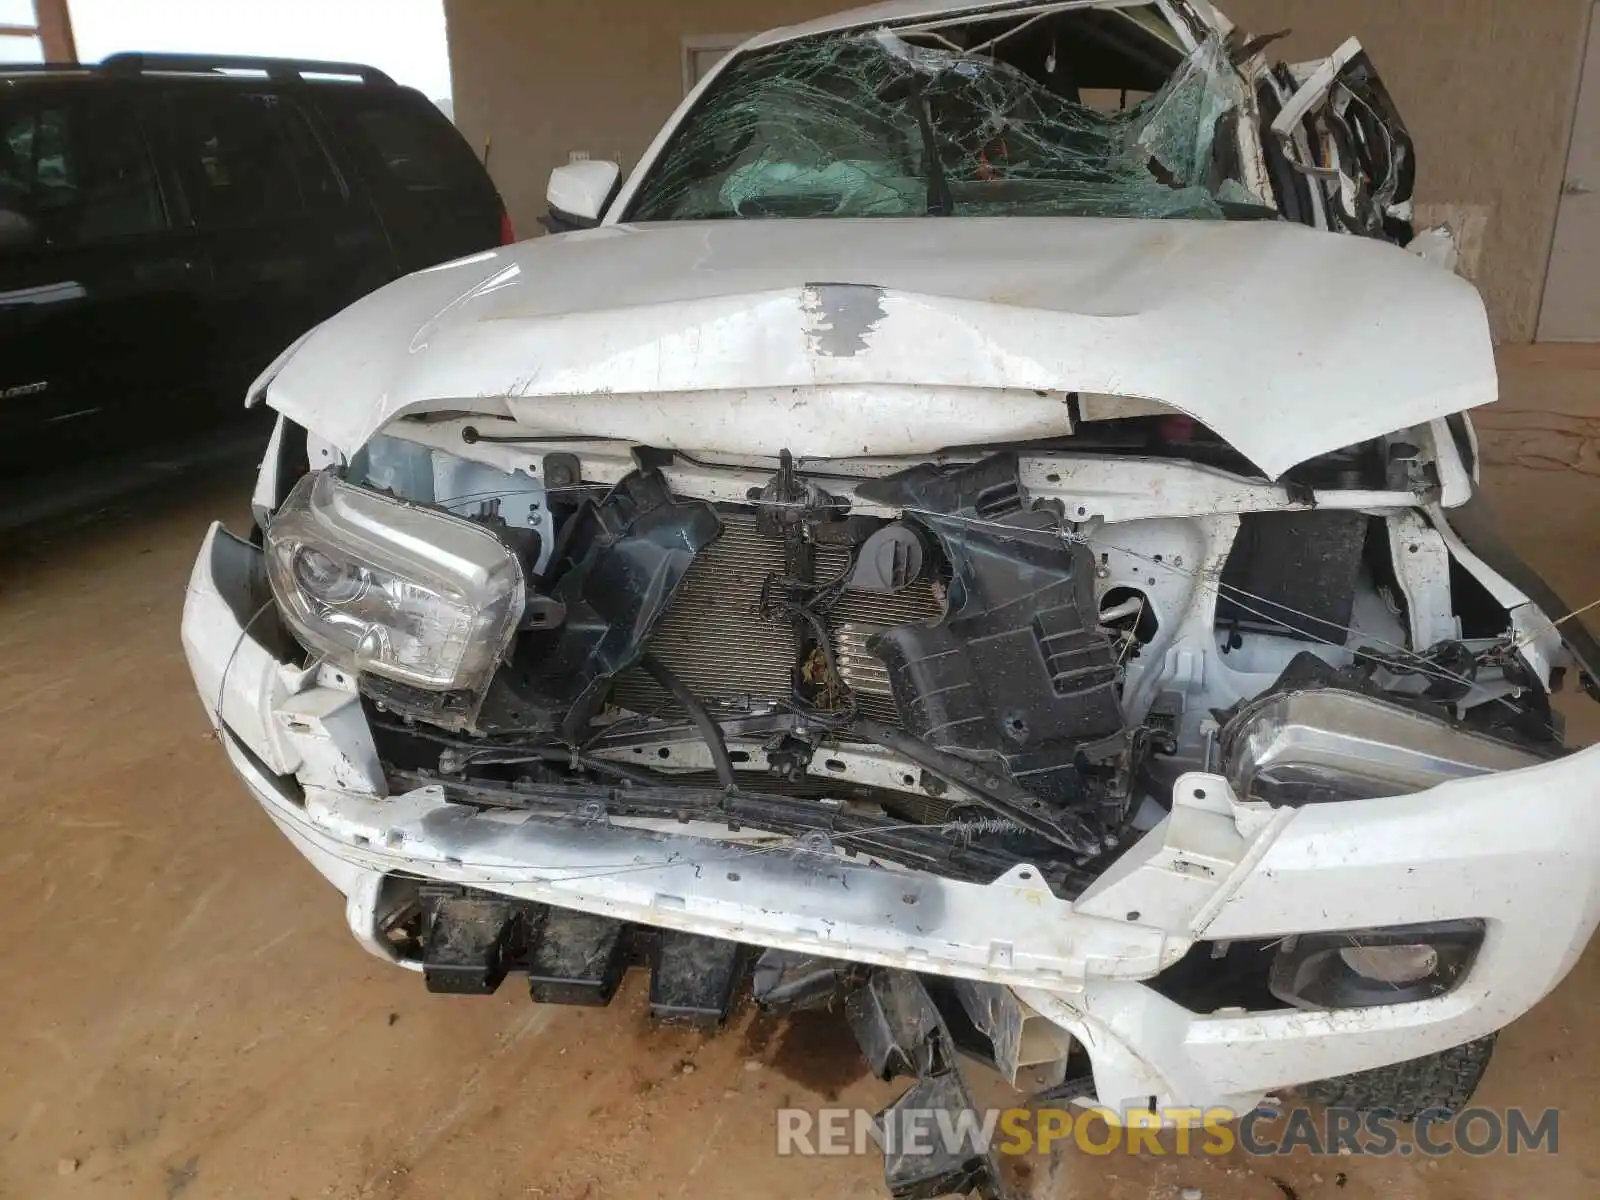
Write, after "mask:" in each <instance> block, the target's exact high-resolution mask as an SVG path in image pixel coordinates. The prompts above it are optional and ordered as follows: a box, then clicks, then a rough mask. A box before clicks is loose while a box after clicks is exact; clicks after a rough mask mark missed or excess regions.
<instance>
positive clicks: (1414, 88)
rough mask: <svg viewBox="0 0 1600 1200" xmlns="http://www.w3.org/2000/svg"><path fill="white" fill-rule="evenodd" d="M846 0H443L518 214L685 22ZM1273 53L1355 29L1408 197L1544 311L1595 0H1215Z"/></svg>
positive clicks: (659, 100)
mask: <svg viewBox="0 0 1600 1200" xmlns="http://www.w3.org/2000/svg"><path fill="white" fill-rule="evenodd" d="M848 6H849V0H755V2H748V0H746V2H740V0H589V2H588V3H586V4H572V3H570V0H567V2H565V3H559V4H558V3H555V2H554V0H446V4H445V10H446V14H447V16H448V19H449V29H450V62H451V68H452V70H453V73H454V77H455V104H456V119H457V121H458V123H459V124H460V125H461V128H462V130H463V131H464V132H465V133H466V134H467V136H468V138H469V139H470V140H472V141H473V143H474V144H475V145H476V146H477V147H478V148H479V149H480V150H482V148H483V147H484V145H485V143H486V142H488V143H490V144H491V145H492V151H491V157H490V171H491V173H492V174H493V175H494V177H495V181H496V183H497V184H499V186H500V190H501V193H502V195H504V196H505V198H506V202H507V204H508V206H509V207H510V209H511V213H512V217H513V218H514V220H515V221H516V223H517V228H518V229H519V230H522V231H524V232H525V233H530V232H533V231H534V230H535V229H536V221H537V218H538V216H539V215H540V214H541V213H542V212H543V211H544V203H543V198H544V181H545V177H546V176H547V175H548V174H549V172H550V169H551V167H553V166H555V165H557V164H558V163H560V162H564V161H565V160H566V157H567V154H568V152H569V151H571V150H584V151H587V152H588V153H589V154H591V155H592V156H594V157H596V158H619V159H620V160H621V161H622V162H623V163H624V165H625V166H627V165H631V164H632V162H633V161H634V160H635V159H637V157H638V155H639V154H640V152H641V151H643V149H644V148H645V146H646V145H647V144H648V142H649V139H650V137H651V135H652V134H653V133H654V132H655V130H656V129H657V127H658V126H659V125H660V123H661V121H662V120H663V119H664V118H665V117H666V115H667V114H668V113H669V112H670V111H671V109H672V107H673V105H674V104H676V103H677V101H678V100H679V99H680V98H681V94H682V74H681V61H682V57H681V50H680V46H681V42H680V39H681V38H682V37H683V36H684V35H691V34H726V33H740V32H748V31H751V30H752V29H754V28H758V27H766V26H771V25H779V24H785V23H788V22H791V21H796V20H801V19H804V18H805V17H808V16H813V15H816V14H818V13H822V12H827V11H830V10H832V9H836V8H840V7H848ZM1220 7H1222V8H1223V9H1224V10H1225V11H1227V12H1228V13H1229V15H1230V16H1232V17H1233V19H1234V20H1235V21H1236V22H1237V23H1238V24H1239V25H1240V26H1242V27H1244V28H1246V29H1250V30H1254V31H1264V30H1274V29H1282V28H1286V27H1287V28H1291V29H1292V30H1293V33H1292V34H1291V35H1290V36H1289V37H1288V38H1286V39H1285V40H1284V41H1283V42H1281V43H1279V45H1278V47H1277V49H1278V50H1279V51H1280V53H1281V56H1283V57H1286V58H1289V59H1291V60H1294V59H1304V58H1314V57H1319V56H1321V55H1323V54H1326V53H1328V52H1329V51H1330V50H1332V49H1333V48H1334V47H1335V46H1336V45H1337V44H1338V43H1339V42H1340V41H1341V40H1342V39H1343V38H1345V37H1346V36H1348V35H1350V34H1355V35H1356V36H1357V37H1359V38H1361V40H1362V42H1363V43H1364V44H1365V45H1366V46H1367V48H1368V50H1369V51H1370V53H1371V54H1372V57H1373V60H1374V62H1375V63H1376V64H1377V66H1378V69H1379V70H1380V71H1381V72H1382V73H1383V76H1384V78H1385V80H1386V81H1387V82H1388V83H1389V85H1390V89H1391V90H1392V91H1393V93H1394V95H1395V99H1396V102H1397V103H1398V104H1399V105H1400V107H1401V110H1402V111H1403V112H1404V113H1405V116H1406V120H1407V123H1408V124H1409V125H1410V127H1411V130H1412V133H1413V134H1414V135H1415V137H1416V140H1417V148H1418V161H1419V185H1418V198H1419V200H1420V201H1421V202H1422V203H1424V204H1425V205H1427V206H1429V209H1430V211H1451V212H1464V213H1467V214H1470V215H1472V216H1474V217H1476V219H1477V220H1479V221H1481V222H1482V226H1481V231H1480V234H1479V236H1481V239H1482V246H1481V257H1480V261H1479V264H1478V268H1477V277H1478V282H1479V286H1480V287H1481V288H1482V289H1483V292H1484V297H1485V299H1486V300H1487V302H1488V305H1489V310H1490V313H1491V316H1492V319H1493V321H1494V327H1495V332H1496V334H1497V335H1498V336H1499V337H1500V338H1501V339H1502V340H1504V341H1513V342H1515V341H1527V340H1529V339H1530V338H1531V337H1532V336H1533V330H1534V326H1535V323H1536V321H1537V318H1538V304H1539V295H1540V291H1541V289H1542V287H1543V282H1544V272H1545V262H1546V257H1547V254H1548V247H1549V244H1550V236H1551V230H1552V228H1553V226H1554V221H1555V210H1556V204H1557V201H1558V199H1559V194H1560V185H1561V177H1562V171H1563V167H1564V165H1565V156H1566V140H1567V128H1568V125H1569V122H1570V118H1571V112H1572V105H1573V98H1574V95H1575V88H1576V81H1577V72H1578V64H1579V61H1580V58H1581V54H1582V45H1581V43H1582V37H1583V30H1584V27H1585V22H1586V19H1587V14H1588V10H1589V0H1522V2H1520V3H1513V2H1511V0H1339V2H1335V0H1223V2H1222V3H1221V5H1220Z"/></svg>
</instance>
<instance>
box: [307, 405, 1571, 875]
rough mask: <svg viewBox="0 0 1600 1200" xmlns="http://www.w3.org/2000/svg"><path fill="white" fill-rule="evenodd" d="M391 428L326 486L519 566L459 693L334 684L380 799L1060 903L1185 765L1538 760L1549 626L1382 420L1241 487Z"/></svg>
mask: <svg viewBox="0 0 1600 1200" xmlns="http://www.w3.org/2000/svg"><path fill="white" fill-rule="evenodd" d="M1149 420H1151V421H1157V422H1159V421H1161V420H1162V418H1159V417H1152V418H1149ZM409 424H411V426H412V427H411V428H406V429H405V430H404V431H403V436H384V437H380V438H378V439H375V440H374V441H373V442H372V443H371V444H370V445H369V446H368V448H367V449H366V450H364V451H363V452H362V453H361V454H360V455H358V456H357V458H356V459H355V460H354V461H353V462H352V463H351V464H350V465H349V467H348V468H346V470H345V471H344V475H345V477H346V478H347V480H348V481H349V482H350V483H351V484H358V485H359V488H360V490H361V491H362V492H363V493H364V494H367V495H377V496H381V497H386V498H394V499H397V500H401V501H404V502H405V503H406V504H408V505H411V506H416V508H417V510H418V511H431V512H438V513H445V514H449V516H450V518H451V519H452V520H453V521H454V522H455V523H456V524H458V525H471V526H472V527H475V528H476V529H478V530H480V531H487V532H489V533H492V535H493V537H494V538H495V539H497V541H498V542H499V543H500V544H501V545H503V546H504V547H507V548H508V549H509V552H510V555H511V557H512V558H514V559H515V561H516V562H517V563H518V565H519V566H520V570H521V572H522V576H523V579H524V585H525V591H524V592H522V593H519V595H518V597H517V599H516V601H515V604H514V608H515V609H516V611H515V612H513V613H512V614H511V615H510V616H509V617H508V618H507V619H508V620H510V621H511V622H512V626H508V630H509V632H508V633H507V635H506V638H505V641H504V646H505V650H504V653H503V654H502V655H501V656H500V658H499V659H498V660H496V661H495V662H494V663H492V664H490V665H489V667H488V668H487V673H486V674H485V676H484V679H485V680H486V682H485V683H483V684H482V685H481V686H478V685H474V686H471V687H462V688H441V687H439V686H437V685H424V686H418V685H417V684H415V683H411V682H408V681H406V680H404V679H401V678H395V677H393V674H392V673H385V672H383V671H363V672H361V673H360V674H359V677H358V678H359V685H360V689H361V692H362V695H363V702H364V704H365V705H366V706H367V707H368V709H369V715H370V720H371V724H372V727H373V731H374V736H375V738H376V740H377V745H378V749H379V753H380V755H381V757H382V759H383V761H384V763H385V767H386V769H387V770H388V771H389V772H390V774H391V783H392V786H394V787H396V788H397V789H404V788H411V787H416V786H423V785H436V786H441V787H443V788H444V789H445V792H446V794H447V795H448V796H449V797H450V798H451V799H452V800H454V801H456V802H459V803H464V804H468V805H474V806H479V807H484V808H525V809H530V810H535V811H553V812H566V813H574V814H590V815H596V814H599V815H604V816H605V817H606V818H608V819H613V818H614V819H619V820H646V821H648V820H656V821H659V820H663V819H665V820H673V821H677V822H680V823H682V822H689V821H696V822H706V821H709V822H711V823H712V825H713V826H721V827H724V828H725V829H726V830H728V831H729V833H730V834H744V835H747V836H748V835H750V834H751V831H755V832H758V833H765V834H778V835H784V836H791V837H802V838H812V839H824V840H825V842H826V844H829V845H831V846H832V847H833V848H834V849H836V850H837V851H838V852H840V853H844V854H848V855H850V856H852V857H854V856H862V857H865V858H867V859H869V860H877V861H882V862H884V863H886V864H897V865H899V866H901V867H905V868H910V869H916V870H928V871H932V872H934V873H937V874H942V875H947V876H950V877H952V878H965V879H972V880H977V881H982V882H987V881H989V880H992V879H994V878H996V877H998V876H999V875H1001V874H1003V873H1005V872H1006V871H1007V870H1009V869H1011V868H1012V867H1014V866H1015V865H1016V864H1018V863H1020V862H1026V863H1029V864H1032V865H1034V866H1036V867H1037V868H1038V869H1039V870H1040V871H1041V872H1042V874H1043V876H1044V878H1045V880H1046V881H1047V882H1048V884H1049V885H1050V886H1051V888H1052V889H1053V890H1055V891H1056V893H1057V894H1058V895H1061V896H1064V897H1070V896H1071V895H1073V894H1075V893H1076V892H1078V891H1081V890H1082V888H1083V887H1085V886H1086V885H1087V884H1088V883H1089V882H1092V880H1093V879H1094V878H1096V877H1097V875H1098V874H1099V873H1100V872H1101V871H1103V870H1104V868H1105V866H1106V865H1108V864H1109V862H1110V861H1112V859H1114V858H1115V857H1116V856H1117V855H1118V854H1119V853H1120V852H1121V850H1122V849H1124V848H1126V846H1128V845H1129V844H1131V842H1132V841H1133V840H1135V839H1136V838H1137V837H1138V836H1139V835H1140V834H1141V833H1142V832H1143V831H1145V830H1147V829H1149V828H1151V827H1153V826H1154V825H1155V824H1156V823H1157V822H1159V821H1160V820H1161V818H1162V817H1163V816H1164V815H1165V814H1166V813H1167V812H1168V811H1169V810H1170V808H1171V789H1172V786H1173V783H1174V781H1176V780H1177V779H1178V778H1179V777H1180V776H1182V775H1183V774H1184V773H1185V772H1187V771H1222V772H1225V773H1226V774H1228V776H1229V777H1230V779H1237V780H1238V781H1239V783H1238V788H1239V795H1240V798H1241V799H1250V800H1259V801H1260V802H1262V803H1264V804H1269V805H1277V804H1302V803H1313V802H1317V801H1319V800H1329V799H1340V798H1347V797H1355V796H1370V795H1382V794H1399V793H1400V792H1401V791H1404V790H1415V789H1416V788H1419V787H1422V786H1427V785H1428V784H1429V783H1430V782H1442V781H1444V780H1446V779H1450V778H1455V777H1458V776H1460V775H1464V774H1475V773H1482V772H1486V771H1492V770H1505V769H1510V768H1511V767H1512V766H1516V765H1526V764H1527V763H1531V762H1536V761H1538V760H1539V759H1541V758H1545V757H1551V756H1553V755H1556V754H1559V753H1562V752H1563V751H1562V748H1561V742H1560V732H1559V724H1558V721H1557V719H1556V718H1555V717H1554V716H1553V715H1552V713H1551V711H1550V707H1549V702H1548V683H1547V681H1548V680H1550V679H1552V678H1553V679H1554V680H1556V681H1557V682H1559V671H1558V670H1556V671H1554V672H1548V673H1546V674H1544V675H1541V671H1540V664H1541V663H1550V664H1552V665H1553V664H1554V662H1555V657H1554V656H1556V655H1559V653H1560V650H1559V641H1557V642H1556V643H1555V646H1556V649H1555V650H1552V649H1551V648H1550V643H1549V640H1548V635H1553V631H1551V630H1548V629H1546V630H1543V631H1540V632H1542V633H1543V634H1545V635H1547V636H1546V637H1545V638H1544V639H1543V640H1541V638H1539V637H1537V636H1535V637H1529V636H1527V635H1526V633H1525V632H1522V631H1519V630H1518V628H1517V623H1516V621H1515V620H1514V618H1513V616H1512V615H1511V614H1510V613H1508V611H1507V608H1506V607H1505V606H1503V605H1502V604H1501V603H1500V602H1499V601H1497V600H1496V598H1495V596H1494V595H1493V594H1492V588H1491V587H1487V586H1485V584H1484V583H1483V582H1481V581H1480V580H1479V579H1478V578H1477V577H1476V576H1475V575H1474V573H1473V569H1472V564H1473V563H1476V562H1477V559H1476V558H1475V556H1473V555H1472V554H1471V553H1470V552H1469V551H1466V550H1465V549H1464V548H1462V547H1460V546H1459V543H1455V544H1456V546H1457V549H1456V550H1454V551H1453V550H1452V543H1453V542H1455V539H1454V536H1453V534H1449V532H1448V526H1446V525H1444V523H1443V521H1442V520H1439V521H1438V525H1440V526H1443V528H1437V527H1435V523H1434V520H1433V519H1431V518H1430V517H1429V516H1428V515H1426V512H1425V510H1424V509H1422V508H1420V507H1417V500H1418V498H1419V497H1418V492H1419V491H1426V490H1427V489H1428V488H1430V487H1432V488H1433V489H1434V490H1435V492H1436V491H1437V480H1438V478H1439V467H1438V465H1437V463H1436V461H1435V458H1436V454H1430V453H1429V452H1425V451H1424V450H1419V449H1418V447H1417V445H1415V444H1414V443H1413V442H1410V441H1406V440H1404V439H1403V438H1402V437H1401V435H1395V438H1394V439H1393V440H1392V442H1380V443H1375V444H1372V445H1369V446H1365V447H1360V448H1356V450H1354V451H1350V452H1341V454H1340V455H1337V456H1328V460H1327V461H1324V462H1321V463H1317V462H1313V463H1310V464H1307V467H1306V469H1304V470H1302V471H1301V472H1299V473H1298V475H1299V478H1298V479H1297V480H1294V481H1288V482H1286V483H1283V484H1278V485H1269V484H1266V483H1256V482H1253V481H1248V480H1244V479H1242V478H1239V477H1238V476H1235V475H1232V474H1230V473H1227V472H1224V471H1223V470H1221V469H1220V468H1219V467H1217V466H1214V465H1211V464H1210V463H1208V462H1206V461H1204V460H1205V459H1206V457H1207V456H1206V455H1205V454H1204V453H1203V452H1202V453H1197V454H1196V455H1195V457H1196V458H1197V459H1200V460H1201V461H1188V460H1185V459H1183V458H1181V457H1179V456H1178V453H1176V452H1174V451H1173V449H1172V448H1171V446H1170V445H1164V447H1163V448H1164V449H1165V451H1166V452H1165V453H1156V454H1152V453H1149V452H1148V450H1149V446H1150V442H1151V439H1150V438H1148V437H1146V438H1144V439H1143V440H1142V441H1141V439H1140V438H1138V437H1132V438H1131V440H1130V439H1129V438H1128V437H1126V436H1125V437H1124V438H1123V440H1124V442H1125V444H1127V445H1128V446H1129V447H1131V449H1132V451H1133V453H1132V454H1127V453H1126V451H1124V456H1118V455H1117V454H1115V453H1112V454H1107V453H1105V451H1104V449H1103V446H1104V443H1105V441H1106V438H1105V436H1104V435H1103V434H1102V435H1101V436H1100V438H1098V439H1097V441H1096V443H1095V444H1094V445H1093V446H1092V449H1093V450H1094V451H1095V453H1092V454H1069V453H1064V452H1060V451H1056V450H1054V449H1053V448H1051V447H1043V448H1041V447H1032V446H1024V447H1016V448H980V449H978V450H974V451H972V452H970V453H952V454H949V455H941V456H939V461H922V462H913V463H910V464H907V463H905V462H904V461H902V460H878V461H863V462H846V463H840V462H821V463H816V464H812V463H803V462H797V461H796V460H795V459H794V458H793V457H792V456H791V455H790V454H789V453H788V452H787V451H782V452H780V453H779V454H777V455H776V456H774V458H773V459H772V460H768V461H764V462H760V463H753V462H751V461H749V460H742V461H730V462H718V461H709V460H698V459H694V458H691V457H690V456H687V455H684V454H682V453H681V452H670V451H654V450H650V449H647V448H638V447H630V448H626V449H625V450H623V451H620V452H619V450H618V448H616V447H614V446H610V445H606V446H585V445H583V444H581V443H574V444H562V445H559V446H550V445H538V446H536V447H535V450H534V452H532V453H530V450H529V447H528V446H527V445H526V442H527V439H525V438H515V437H513V436H511V435H507V434H504V433H499V432H493V431H491V432H487V433H486V432H484V430H485V428H490V429H491V430H492V427H491V426H489V423H488V422H485V421H482V420H479V421H477V422H475V423H471V422H468V421H467V420H466V419H465V418H462V417H447V418H444V419H438V418H435V419H432V420H429V421H427V422H414V423H409ZM508 424H509V423H508ZM1123 424H1124V425H1127V424H1128V423H1127V422H1124V423H1123ZM397 432H399V431H397ZM1124 432H1125V434H1131V433H1135V432H1137V431H1136V430H1125V431H1124ZM1169 432H1170V431H1169ZM1180 432H1181V433H1185V434H1188V435H1189V436H1194V434H1193V431H1192V430H1183V431H1180ZM1202 433H1203V431H1202ZM1405 436H1406V437H1410V438H1414V439H1416V440H1417V441H1425V439H1423V438H1420V437H1418V435H1417V433H1416V431H1412V432H1410V433H1408V434H1406V435H1405ZM1168 440H1169V441H1170V438H1169V439H1168ZM446 445H448V446H451V447H452V448H451V449H449V450H447V449H445V448H444V446H446ZM1430 445H1432V444H1431V443H1430ZM458 448H461V449H468V450H469V452H470V453H471V454H472V455H473V456H474V457H472V458H468V457H466V456H464V455H462V454H459V453H457V449H458ZM1437 449H1438V447H1437V445H1432V450H1433V451H1437ZM538 451H543V453H542V454H541V453H538ZM1362 461H1370V462H1371V463H1373V464H1375V466H1374V467H1372V468H1369V469H1367V470H1365V471H1364V472H1363V471H1362V470H1360V469H1359V463H1361V462H1362ZM1396 462H1398V463H1399V468H1398V469H1392V468H1391V469H1389V470H1387V471H1385V470H1384V469H1383V464H1385V463H1389V464H1394V463H1396ZM513 463H516V464H519V465H517V466H516V467H514V468H513V467H512V464H513ZM1353 464H1355V465H1353ZM506 468H512V469H506ZM1319 472H1320V475H1319ZM1145 478H1147V479H1148V480H1149V481H1150V483H1151V484H1154V485H1155V486H1154V487H1153V488H1152V487H1148V486H1144V485H1142V479H1145ZM1097 481H1098V482H1097ZM1113 484H1115V486H1113ZM1317 484H1320V485H1322V486H1321V487H1320V488H1318V487H1317V486H1315V485H1317ZM1340 484H1344V485H1346V486H1345V487H1344V488H1342V489H1341V488H1340V487H1339V486H1338V485H1340ZM1385 485H1388V486H1387V487H1386V486H1385ZM1222 487H1227V488H1231V489H1232V504H1231V506H1232V507H1234V508H1241V509H1245V510H1246V511H1232V512H1229V511H1205V510H1206V509H1207V508H1215V507H1226V505H1217V504H1214V503H1213V502H1211V501H1208V500H1207V499H1206V498H1205V496H1204V494H1203V493H1204V489H1205V488H1210V489H1213V491H1214V490H1215V489H1218V488H1222ZM1185 488H1187V489H1188V490H1189V492H1190V493H1192V494H1190V495H1188V496H1187V497H1186V498H1184V499H1183V500H1181V501H1175V500H1174V499H1173V497H1176V496H1179V495H1180V494H1181V493H1182V492H1183V491H1184V489H1185ZM1408 489H1410V490H1408ZM1074 497H1079V498H1085V497H1086V499H1082V500H1081V501H1080V502H1075V501H1074ZM1407 500H1409V501H1410V504H1407V505H1405V506H1402V501H1407ZM1185 510H1186V511H1185ZM1163 511H1165V512H1166V513H1167V514H1168V515H1156V514H1158V513H1162V512H1163ZM297 561H298V560H297ZM294 570H295V571H296V572H298V571H299V568H298V567H295V568H294ZM335 600H337V597H335ZM302 640H304V639H302ZM1306 714H1311V715H1310V716H1309V717H1308V716H1307V715H1306ZM1371 759H1376V760H1378V761H1379V762H1380V764H1387V765H1386V766H1385V765H1380V766H1379V767H1378V768H1376V769H1375V770H1365V771H1363V770H1361V769H1359V764H1360V763H1361V762H1363V761H1366V760H1371ZM1385 788H1387V789H1388V790H1387V792H1386V791H1385ZM819 844H820V843H819Z"/></svg>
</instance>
